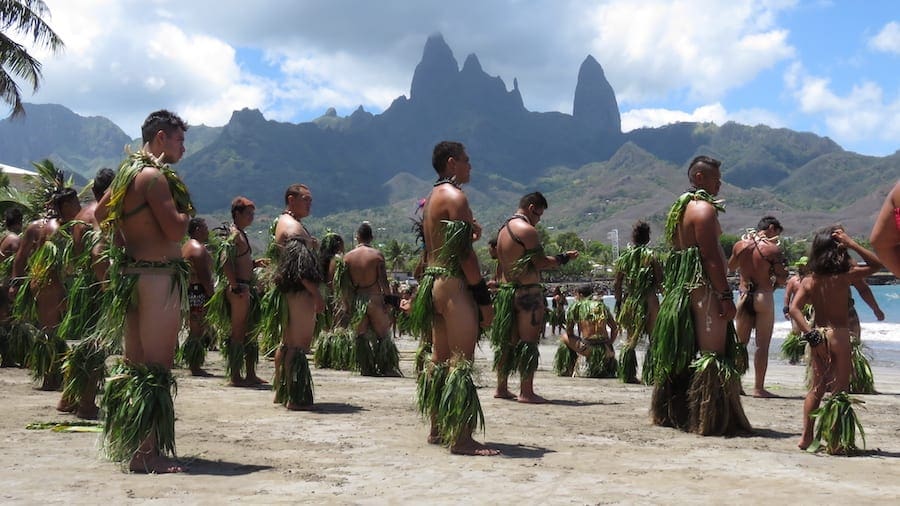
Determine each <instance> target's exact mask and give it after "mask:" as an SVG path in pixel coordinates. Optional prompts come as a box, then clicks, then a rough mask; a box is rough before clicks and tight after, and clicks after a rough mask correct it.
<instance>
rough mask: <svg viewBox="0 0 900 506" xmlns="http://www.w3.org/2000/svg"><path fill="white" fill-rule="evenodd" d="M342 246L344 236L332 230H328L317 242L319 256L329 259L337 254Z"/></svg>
mask: <svg viewBox="0 0 900 506" xmlns="http://www.w3.org/2000/svg"><path fill="white" fill-rule="evenodd" d="M343 247H344V238H343V237H341V236H340V235H339V234H335V233H334V232H328V233H327V234H325V237H323V238H322V242H321V244H319V257H320V258H327V259H328V261H330V260H331V257H333V256H335V255H337V254H338V252H339V251H341V249H343Z"/></svg>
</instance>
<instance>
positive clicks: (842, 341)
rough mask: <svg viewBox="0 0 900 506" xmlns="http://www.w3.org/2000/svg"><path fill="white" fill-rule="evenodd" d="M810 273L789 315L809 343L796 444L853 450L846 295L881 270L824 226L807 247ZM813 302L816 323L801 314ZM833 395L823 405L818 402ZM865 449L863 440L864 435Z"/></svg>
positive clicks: (843, 235)
mask: <svg viewBox="0 0 900 506" xmlns="http://www.w3.org/2000/svg"><path fill="white" fill-rule="evenodd" d="M849 250H853V251H855V252H856V253H857V254H859V256H860V257H861V258H862V259H863V260H864V261H865V263H866V265H865V266H860V265H858V264H856V263H855V262H853V261H852V260H851V257H850V254H849ZM808 256H809V264H808V268H809V271H810V275H809V276H807V277H806V278H804V279H803V281H802V282H801V284H800V287H799V288H798V289H797V293H796V295H795V296H794V299H793V300H792V301H791V306H790V308H789V312H790V315H791V318H792V319H793V320H794V323H796V324H797V326H798V327H799V328H800V331H801V332H802V333H803V339H804V340H805V341H807V342H808V343H809V348H810V361H811V362H812V368H813V378H812V384H811V386H810V389H809V393H808V394H807V396H806V400H805V401H804V403H803V434H802V435H801V436H800V442H799V443H798V444H797V446H799V447H800V449H803V450H806V449H809V450H811V451H815V450H816V449H818V448H819V447H820V445H821V444H824V445H825V450H826V451H827V452H828V453H829V454H836V453H838V454H850V453H853V452H855V451H857V447H856V438H855V436H856V430H857V429H858V430H859V431H860V434H861V435H862V426H861V425H860V424H859V421H858V420H857V419H856V414H855V413H854V411H853V408H852V404H854V403H856V402H857V401H854V400H853V399H851V398H850V397H849V396H848V395H847V393H848V390H849V387H850V375H851V371H852V366H851V348H850V346H851V345H850V321H849V314H850V311H849V303H848V300H847V298H846V297H841V296H837V294H842V293H848V291H849V289H850V285H851V284H853V282H854V281H857V280H861V279H865V278H866V277H867V276H871V275H872V274H874V273H875V272H878V270H880V269H881V267H882V265H881V262H879V260H878V257H876V256H875V254H874V253H872V252H871V251H869V250H867V249H866V248H863V247H862V246H860V245H859V244H857V243H856V241H854V240H853V239H852V238H851V237H850V236H849V235H847V233H846V232H845V231H844V229H843V228H842V227H840V226H832V227H827V228H825V229H823V230H821V231H819V232H818V233H816V235H815V237H813V241H812V244H811V245H810V249H809V255H808ZM807 303H809V304H812V306H813V312H814V321H813V322H812V323H810V322H808V321H807V320H806V318H805V317H804V316H803V306H804V304H807ZM826 392H832V395H831V397H830V398H829V399H828V400H826V402H825V405H824V406H822V407H821V408H819V403H820V402H821V401H822V398H823V397H824V396H825V393H826ZM863 444H864V445H865V436H863Z"/></svg>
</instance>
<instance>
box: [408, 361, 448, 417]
mask: <svg viewBox="0 0 900 506" xmlns="http://www.w3.org/2000/svg"><path fill="white" fill-rule="evenodd" d="M449 372H450V366H449V364H447V363H446V362H441V363H440V364H435V363H433V362H428V363H427V364H425V366H424V370H423V371H422V373H421V374H419V375H418V377H417V378H416V408H418V410H419V414H421V415H422V416H423V417H425V418H428V417H431V416H436V415H437V412H438V409H439V408H440V406H441V397H442V395H443V392H444V385H445V384H446V383H447V375H448V374H449Z"/></svg>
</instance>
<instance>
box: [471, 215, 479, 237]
mask: <svg viewBox="0 0 900 506" xmlns="http://www.w3.org/2000/svg"><path fill="white" fill-rule="evenodd" d="M478 239H481V225H480V224H479V223H478V220H476V219H474V218H473V219H472V242H475V241H477V240H478Z"/></svg>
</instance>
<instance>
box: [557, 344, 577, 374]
mask: <svg viewBox="0 0 900 506" xmlns="http://www.w3.org/2000/svg"><path fill="white" fill-rule="evenodd" d="M577 360H578V354H577V353H575V351H574V350H572V349H571V348H569V347H568V346H566V343H564V342H562V341H560V343H559V346H557V348H556V355H554V356H553V372H555V373H556V375H557V376H572V372H573V371H574V370H575V362H576V361H577Z"/></svg>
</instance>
